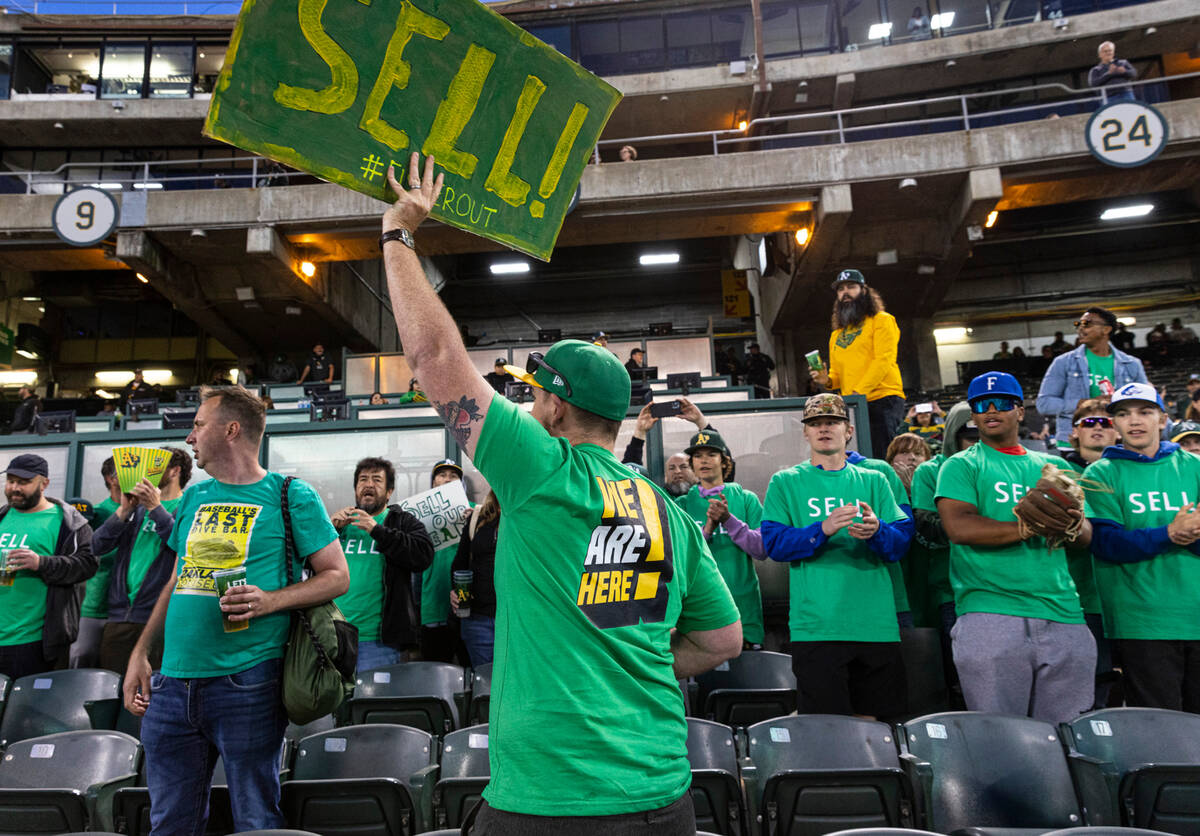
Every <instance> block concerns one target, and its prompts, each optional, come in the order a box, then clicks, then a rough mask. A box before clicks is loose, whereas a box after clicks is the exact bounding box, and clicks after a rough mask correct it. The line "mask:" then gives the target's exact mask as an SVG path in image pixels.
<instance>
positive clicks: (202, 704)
mask: <svg viewBox="0 0 1200 836" xmlns="http://www.w3.org/2000/svg"><path fill="white" fill-rule="evenodd" d="M200 397H201V402H200V407H199V409H198V410H197V412H196V417H195V422H194V424H193V428H192V432H191V434H190V435H188V438H187V443H188V444H190V445H191V446H192V449H193V451H194V452H195V456H196V465H197V466H199V467H201V468H203V469H204V470H206V471H207V472H208V474H209V475H210V476H211V477H212V478H211V479H206V480H204V481H203V482H200V483H199V484H195V485H192V486H191V487H189V488H188V489H187V490H186V491H185V492H184V494H183V499H182V500H181V501H180V503H179V507H178V508H177V509H176V516H175V520H176V525H175V528H174V530H173V531H172V533H171V550H172V551H173V552H174V553H175V554H176V555H177V556H178V557H177V559H176V564H177V569H176V571H177V573H178V577H177V579H176V581H175V582H174V583H170V582H168V583H167V584H166V586H164V587H163V593H162V595H161V596H160V597H159V599H158V602H157V603H156V604H155V605H154V611H153V612H152V613H151V615H150V620H149V621H148V622H147V623H146V629H145V630H143V631H142V636H141V638H140V639H138V643H137V645H136V646H135V647H134V649H133V654H132V655H131V657H130V660H129V668H128V670H127V671H126V673H125V682H124V686H123V689H122V690H123V692H124V698H125V707H126V708H127V709H128V710H129V711H130V712H131V713H132V714H134V716H141V715H143V714H144V715H145V717H144V719H143V720H142V730H141V740H142V746H143V747H144V749H145V755H146V783H147V786H148V787H149V790H150V825H151V828H152V829H153V830H154V831H155V832H168V831H169V832H183V833H195V832H199V831H201V830H203V829H204V820H205V817H206V816H207V813H208V794H209V788H210V784H211V782H212V770H211V769H209V768H208V767H207V765H208V764H211V763H212V762H213V760H214V750H215V754H218V755H220V757H221V759H222V761H223V762H224V765H225V774H226V776H227V777H228V779H229V786H230V787H231V789H232V791H231V793H230V796H231V800H232V802H233V826H234V829H235V830H237V831H243V830H263V829H269V828H279V827H283V825H284V822H283V816H282V815H281V814H280V812H279V750H280V746H281V745H282V742H283V733H284V729H285V728H286V726H287V717H286V715H285V714H284V711H283V704H282V698H281V677H282V673H283V653H284V647H285V645H286V643H287V637H288V627H289V624H290V623H291V619H290V615H289V611H290V610H292V609H296V608H301V607H310V606H313V605H314V604H318V603H320V602H323V601H330V600H332V599H334V598H336V597H337V596H339V595H341V594H342V593H344V592H345V591H346V588H347V586H348V585H349V573H348V571H347V569H346V558H345V557H344V556H343V555H342V546H341V544H340V543H339V542H338V537H337V532H336V531H334V529H333V526H332V525H331V524H330V522H329V517H328V516H327V515H326V513H325V508H324V506H323V505H322V502H321V497H320V496H319V495H318V494H317V492H316V491H315V490H314V489H313V488H312V487H310V486H309V485H308V484H306V483H305V482H302V481H297V482H295V483H292V484H291V485H290V486H289V491H288V496H289V503H288V504H289V508H290V519H291V527H292V532H293V535H294V538H295V556H296V558H297V560H296V561H295V566H294V568H295V572H294V575H295V577H296V578H297V579H298V578H299V577H300V573H299V570H300V568H301V567H302V566H303V565H304V564H305V562H306V561H307V563H308V566H309V568H311V570H312V576H311V577H309V578H308V580H304V581H300V582H298V583H295V584H292V585H290V586H285V584H286V583H287V581H286V574H285V572H284V560H285V556H284V533H283V525H284V522H283V514H282V513H281V494H282V490H283V486H284V477H283V476H282V475H281V474H279V473H272V472H268V471H266V470H264V469H263V468H262V467H261V466H260V465H259V452H260V448H261V445H262V437H263V429H264V427H265V424H266V410H265V409H264V408H263V404H262V401H260V400H259V399H258V398H257V397H255V396H254V395H252V394H250V393H249V392H248V391H246V390H245V389H243V388H241V387H240V386H234V387H230V388H227V389H209V388H207V387H205V388H203V389H201V390H200ZM214 561H215V562H216V563H217V565H218V566H228V567H236V566H239V565H240V566H243V567H245V570H246V584H245V585H244V586H232V587H230V588H229V591H227V592H226V593H225V595H224V596H223V597H221V598H217V595H216V588H215V585H214V581H213V578H212V572H213V569H212V565H213V562H214ZM251 621H254V622H256V623H253V624H251V623H250V622H251ZM238 622H241V623H244V624H247V625H248V628H249V629H241V630H236V631H232V632H227V631H226V630H225V628H224V626H223V625H224V623H230V624H236V623H238ZM159 642H162V644H163V663H162V669H161V671H159V672H157V673H156V674H155V676H154V683H155V685H154V689H153V695H151V687H150V681H151V667H150V653H151V649H152V648H153V647H155V645H156V644H157V643H159Z"/></svg>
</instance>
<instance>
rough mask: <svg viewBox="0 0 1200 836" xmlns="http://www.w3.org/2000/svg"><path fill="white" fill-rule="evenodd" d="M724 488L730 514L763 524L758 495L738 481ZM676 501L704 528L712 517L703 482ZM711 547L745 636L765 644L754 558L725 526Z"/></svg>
mask: <svg viewBox="0 0 1200 836" xmlns="http://www.w3.org/2000/svg"><path fill="white" fill-rule="evenodd" d="M721 491H722V493H724V495H725V502H726V503H727V504H728V505H729V513H730V514H732V515H733V516H734V517H737V518H738V519H739V520H741V521H742V522H744V523H745V524H746V525H747V526H749V527H750V528H761V527H762V503H761V502H759V501H758V497H757V496H755V495H754V494H753V493H751V492H750V491H748V490H746V489H745V488H743V487H742V486H741V485H739V484H738V483H737V482H726V483H725V484H724V486H722V488H721ZM675 501H676V502H678V503H679V506H680V507H681V508H683V510H684V511H686V512H687V514H688V516H689V517H691V518H692V519H693V520H695V521H696V523H697V524H699V525H700V526H701V527H702V528H703V526H704V521H705V520H706V519H708V499H707V498H705V497H703V496H701V495H700V486H699V485H692V489H691V490H690V491H688V492H687V493H686V494H684V495H683V496H681V497H677V498H676V500H675ZM708 548H709V551H711V552H712V556H713V559H714V560H716V561H717V568H718V569H720V570H721V577H722V578H724V579H725V585H726V586H728V587H729V592H730V593H731V594H732V595H733V600H734V602H735V603H736V604H737V608H738V612H739V613H741V616H742V638H743V639H745V640H746V641H748V642H751V643H753V644H761V643H762V640H763V635H764V629H763V609H762V591H761V590H760V589H759V587H758V572H757V571H756V570H755V568H754V558H752V557H751V556H750V555H748V554H746V553H745V552H744V551H742V550H741V549H739V548H738V547H737V546H736V545H735V544H734V542H733V540H731V539H729V535H728V534H727V533H726V532H725V526H724V525H719V526H717V530H716V531H715V532H713V536H712V539H710V540H709V541H708Z"/></svg>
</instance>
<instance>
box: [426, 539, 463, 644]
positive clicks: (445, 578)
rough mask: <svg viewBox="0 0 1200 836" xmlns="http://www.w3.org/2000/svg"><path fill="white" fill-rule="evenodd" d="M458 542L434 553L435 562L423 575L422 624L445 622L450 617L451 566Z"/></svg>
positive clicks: (456, 552)
mask: <svg viewBox="0 0 1200 836" xmlns="http://www.w3.org/2000/svg"><path fill="white" fill-rule="evenodd" d="M456 554H458V543H455V544H453V545H451V546H443V547H442V548H440V549H438V550H437V551H435V552H434V553H433V563H431V564H429V568H428V569H426V570H425V573H424V574H423V575H421V624H423V625H426V624H427V625H433V624H445V623H446V621H447V620H448V619H449V618H450V566H451V564H453V563H454V555H456Z"/></svg>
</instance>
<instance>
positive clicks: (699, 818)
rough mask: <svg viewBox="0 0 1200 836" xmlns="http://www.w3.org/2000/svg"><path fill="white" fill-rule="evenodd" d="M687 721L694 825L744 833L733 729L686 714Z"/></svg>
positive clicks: (744, 817)
mask: <svg viewBox="0 0 1200 836" xmlns="http://www.w3.org/2000/svg"><path fill="white" fill-rule="evenodd" d="M687 724H688V735H687V750H688V762H689V763H690V764H691V766H692V805H693V806H694V807H695V809H696V826H697V827H704V828H707V829H708V830H711V831H712V832H714V833H725V834H733V833H745V832H746V804H745V801H744V800H743V799H742V785H741V780H740V779H739V773H738V763H737V747H736V746H735V745H734V742H733V731H732V730H731V729H730V728H729V726H723V725H721V724H720V723H714V722H712V721H711V720H700V719H698V718H696V717H689V718H688V721H687Z"/></svg>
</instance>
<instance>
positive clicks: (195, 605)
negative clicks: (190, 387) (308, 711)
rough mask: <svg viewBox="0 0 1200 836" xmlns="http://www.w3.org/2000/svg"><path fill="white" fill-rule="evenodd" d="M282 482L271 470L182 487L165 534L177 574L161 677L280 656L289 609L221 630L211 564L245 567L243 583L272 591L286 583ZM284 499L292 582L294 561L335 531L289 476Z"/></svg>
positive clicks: (220, 671)
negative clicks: (292, 550)
mask: <svg viewBox="0 0 1200 836" xmlns="http://www.w3.org/2000/svg"><path fill="white" fill-rule="evenodd" d="M283 480H284V477H283V475H282V474H279V473H273V472H272V473H268V474H267V475H266V476H264V477H263V478H262V479H260V480H259V481H257V482H254V483H252V484H249V485H227V484H224V483H222V482H218V481H217V480H216V479H208V480H206V481H204V482H200V483H199V484H197V485H192V486H191V487H189V488H188V489H187V490H186V491H184V494H183V497H182V499H181V501H180V503H179V507H178V508H177V509H176V512H175V528H174V530H173V531H172V532H171V548H173V549H174V550H175V553H176V554H177V555H178V556H179V561H178V564H179V575H178V579H177V582H176V585H175V590H174V592H173V593H172V594H171V602H170V606H169V607H168V609H167V622H166V627H165V631H166V632H165V637H164V644H165V647H164V650H163V664H162V672H163V674H165V675H166V676H172V677H176V678H178V679H190V678H194V677H208V676H225V675H228V674H231V673H239V672H240V671H244V670H246V669H247V668H251V667H253V666H254V665H257V664H259V663H260V662H265V661H266V660H268V659H277V658H279V657H281V656H283V650H284V645H285V644H286V643H287V633H288V626H289V623H290V614H289V613H287V612H275V613H271V614H270V615H265V616H262V617H260V618H254V619H251V620H250V627H249V629H246V630H239V631H237V632H233V633H226V632H225V630H224V628H223V627H222V626H221V608H220V606H219V605H218V603H217V602H218V600H219V599H218V598H217V591H216V587H215V586H214V584H213V579H212V573H213V570H214V569H232V568H234V567H237V566H245V567H246V583H248V584H250V585H252V586H257V587H259V588H260V589H264V590H272V589H281V588H282V587H284V586H286V585H287V574H286V570H285V567H284V563H283V560H284V544H283V514H282V512H281V510H280V505H279V500H280V492H281V490H282V488H283ZM289 505H290V508H291V515H292V534H293V538H294V542H295V547H296V557H297V562H296V564H295V565H294V566H293V571H292V582H293V583H299V582H300V564H301V560H302V559H303V558H305V557H308V556H309V555H311V554H313V553H314V552H317V551H320V550H321V549H323V548H324V547H325V546H328V545H329V544H330V543H332V542H333V541H334V540H336V539H337V531H335V530H334V528H333V523H331V522H330V521H329V517H328V515H327V514H326V513H325V506H324V505H323V504H322V503H321V498H320V497H319V496H318V495H317V492H316V491H315V490H313V488H312V487H311V486H310V485H308V484H307V483H305V482H302V481H300V480H299V479H297V480H295V481H293V482H292V485H291V488H290V490H289Z"/></svg>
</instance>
